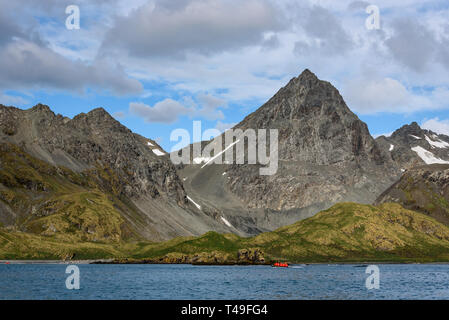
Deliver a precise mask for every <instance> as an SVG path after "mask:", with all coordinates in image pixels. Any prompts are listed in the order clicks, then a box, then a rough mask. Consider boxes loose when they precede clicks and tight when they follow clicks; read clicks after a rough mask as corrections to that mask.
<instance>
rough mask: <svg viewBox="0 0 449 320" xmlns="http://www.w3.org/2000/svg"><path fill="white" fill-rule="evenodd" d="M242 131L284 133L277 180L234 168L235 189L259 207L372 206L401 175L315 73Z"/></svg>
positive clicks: (300, 80) (251, 119)
mask: <svg viewBox="0 0 449 320" xmlns="http://www.w3.org/2000/svg"><path fill="white" fill-rule="evenodd" d="M236 128H240V129H247V128H254V129H256V128H266V129H278V130H279V170H278V172H277V174H275V175H273V176H266V177H262V176H261V177H259V176H257V177H256V176H255V171H254V170H252V169H251V168H250V166H233V167H232V170H231V172H229V176H230V177H231V181H230V187H231V190H232V191H233V192H234V193H235V194H236V195H238V196H239V197H242V198H243V199H244V201H245V202H247V203H248V204H249V205H250V206H252V207H264V208H270V209H275V210H285V209H293V208H303V207H307V206H309V205H313V204H316V203H328V204H330V203H334V202H337V201H344V200H355V201H360V202H371V201H373V200H374V199H375V197H374V195H375V194H380V192H381V191H383V190H384V189H385V187H387V186H388V185H390V184H391V183H392V182H393V181H394V179H395V178H397V177H398V174H399V171H398V169H397V168H396V167H395V165H394V163H393V162H392V161H391V159H389V157H388V155H386V154H385V152H383V151H382V150H381V149H380V148H379V147H378V145H377V143H376V142H375V141H374V139H373V138H372V137H371V135H370V133H369V130H368V128H367V126H366V124H365V123H364V122H362V121H361V120H360V119H359V118H358V117H357V116H356V115H355V114H354V113H352V112H351V110H350V109H349V108H348V107H347V106H346V104H345V102H344V100H343V98H342V97H341V95H340V93H339V92H338V90H337V89H336V88H335V87H333V86H332V85H331V84H330V83H329V82H326V81H322V80H319V79H318V78H317V77H316V76H315V75H314V74H313V73H312V72H310V71H309V70H305V71H304V72H303V73H301V75H299V76H298V77H297V78H293V79H292V80H290V82H289V83H288V84H287V85H286V86H285V87H283V88H281V89H280V90H279V91H278V92H277V93H276V94H275V95H274V96H273V98H271V99H270V100H269V101H268V102H267V103H265V104H264V105H263V106H262V107H260V108H259V109H258V110H257V111H255V112H254V113H252V114H251V115H249V116H248V117H246V118H245V119H244V120H243V121H242V122H241V123H239V124H238V125H237V126H236ZM326 206H327V205H326Z"/></svg>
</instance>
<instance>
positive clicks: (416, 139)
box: [376, 122, 449, 171]
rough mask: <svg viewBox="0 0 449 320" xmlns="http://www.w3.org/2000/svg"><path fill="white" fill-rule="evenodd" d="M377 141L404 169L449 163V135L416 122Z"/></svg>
mask: <svg viewBox="0 0 449 320" xmlns="http://www.w3.org/2000/svg"><path fill="white" fill-rule="evenodd" d="M376 142H377V143H378V145H379V147H380V148H382V150H383V151H384V152H385V153H387V154H389V155H390V157H391V159H392V160H393V162H395V163H396V165H397V166H399V167H400V168H401V169H402V170H403V171H404V170H407V169H409V168H412V167H415V166H419V165H424V164H435V163H440V164H445V163H446V164H449V136H446V135H444V134H437V133H435V132H432V131H430V130H425V129H421V128H420V126H419V125H418V124H417V123H416V122H413V123H411V124H409V125H404V126H402V127H401V128H399V129H398V130H396V131H395V132H393V134H392V135H391V136H389V137H385V136H380V137H378V138H377V139H376Z"/></svg>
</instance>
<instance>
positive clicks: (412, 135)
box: [409, 134, 421, 140]
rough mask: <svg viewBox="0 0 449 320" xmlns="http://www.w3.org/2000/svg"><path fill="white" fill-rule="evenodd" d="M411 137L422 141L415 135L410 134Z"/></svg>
mask: <svg viewBox="0 0 449 320" xmlns="http://www.w3.org/2000/svg"><path fill="white" fill-rule="evenodd" d="M409 136H410V137H413V138H415V139H418V140H421V138H420V137H417V136H414V135H413V134H409Z"/></svg>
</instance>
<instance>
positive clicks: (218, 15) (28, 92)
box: [0, 0, 449, 151]
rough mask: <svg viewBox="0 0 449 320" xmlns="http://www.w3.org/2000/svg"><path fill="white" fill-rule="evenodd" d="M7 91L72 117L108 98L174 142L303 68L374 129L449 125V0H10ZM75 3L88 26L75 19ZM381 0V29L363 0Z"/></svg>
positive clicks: (247, 105)
mask: <svg viewBox="0 0 449 320" xmlns="http://www.w3.org/2000/svg"><path fill="white" fill-rule="evenodd" d="M0 5H1V6H2V12H1V13H0V103H2V104H5V105H14V106H17V107H20V108H29V107H32V106H33V105H35V104H37V103H39V102H40V103H44V104H47V105H49V106H50V107H51V108H52V110H53V111H54V112H55V113H60V114H63V115H65V116H69V117H73V116H74V115H76V114H78V113H81V112H88V111H90V110H92V109H93V108H96V107H103V108H105V109H106V110H107V111H108V112H109V113H111V114H112V115H113V116H114V117H115V118H116V119H117V120H118V121H120V122H121V123H122V124H124V125H125V126H127V127H129V128H130V129H131V130H133V131H134V132H137V133H139V134H142V135H144V136H146V137H149V138H151V139H155V140H157V141H158V142H159V143H160V144H161V146H162V147H163V148H164V149H165V150H167V151H170V149H171V147H172V146H173V145H174V144H176V142H170V133H171V131H172V130H174V129H176V128H185V129H187V130H191V129H192V121H193V120H201V121H202V128H203V130H204V129H208V128H218V129H220V130H223V129H225V128H227V127H229V126H232V124H234V123H237V122H239V121H241V120H242V119H243V118H244V117H245V116H246V115H247V114H249V113H250V112H252V111H254V110H256V109H257V108H258V107H259V106H261V105H262V104H263V103H264V102H265V101H266V100H267V99H269V98H270V97H271V96H272V95H273V94H275V93H276V91H277V90H278V89H279V88H280V87H282V86H283V85H285V84H286V83H287V82H288V81H289V80H290V79H291V78H292V77H294V76H297V75H299V74H300V73H301V72H302V71H303V70H304V69H305V68H308V69H310V70H311V71H312V72H314V73H315V74H316V75H317V76H318V77H319V78H321V79H323V80H327V81H330V82H331V83H332V84H333V85H335V86H336V87H337V89H339V90H340V93H341V94H342V96H343V98H344V99H345V101H346V103H347V104H348V106H349V107H350V108H351V110H353V111H354V112H355V113H356V114H357V115H358V116H359V117H360V118H361V119H362V120H363V121H365V122H366V123H367V124H368V127H369V129H370V132H371V133H372V134H373V135H375V136H376V135H379V134H387V133H391V132H392V131H394V130H395V129H397V128H399V127H400V126H402V125H404V124H407V123H410V122H412V121H416V122H418V123H419V124H420V125H422V126H423V127H426V128H428V129H432V130H434V131H437V132H440V133H445V134H448V135H449V111H448V110H449V21H448V17H449V5H448V3H447V1H426V2H425V4H423V3H422V1H417V0H397V1H387V0H382V1H373V2H365V1H338V2H337V1H331V0H320V1H318V0H316V1H313V0H310V1H295V0H285V1H282V2H278V1H271V0H246V1H237V0H228V1H222V0H172V1H160V0H154V1H150V0H132V1H119V0H112V1H105V0H104V1H96V2H94V3H92V2H89V1H84V0H80V1H74V0H72V1H64V0H42V1H39V2H36V1H29V0H19V1H15V2H14V3H10V1H6V0H0ZM68 5H77V6H78V7H79V9H80V18H81V19H80V29H79V30H68V29H67V28H66V26H65V22H66V19H67V17H68V16H69V15H68V14H66V13H65V9H66V7H67V6H68ZM369 5H376V6H377V7H378V8H379V12H380V15H379V19H380V29H373V30H370V29H367V28H366V26H365V21H366V19H367V18H368V17H369V16H370V14H368V13H366V12H365V10H366V8H367V7H368V6H369Z"/></svg>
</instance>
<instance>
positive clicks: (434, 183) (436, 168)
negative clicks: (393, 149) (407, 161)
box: [376, 164, 449, 225]
mask: <svg viewBox="0 0 449 320" xmlns="http://www.w3.org/2000/svg"><path fill="white" fill-rule="evenodd" d="M385 202H396V203H399V204H401V205H402V206H404V207H406V208H409V209H411V210H415V211H419V212H422V213H424V214H427V215H429V216H431V217H433V218H435V219H436V220H438V221H440V222H441V223H444V224H445V225H449V165H447V164H433V165H424V166H418V167H415V168H412V169H409V170H407V171H406V172H405V173H404V175H403V176H402V177H401V179H400V180H399V181H398V182H396V183H395V184H393V185H392V186H391V187H390V188H388V189H387V190H386V191H385V192H383V193H382V194H381V195H380V196H379V198H378V199H377V200H376V203H385Z"/></svg>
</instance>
